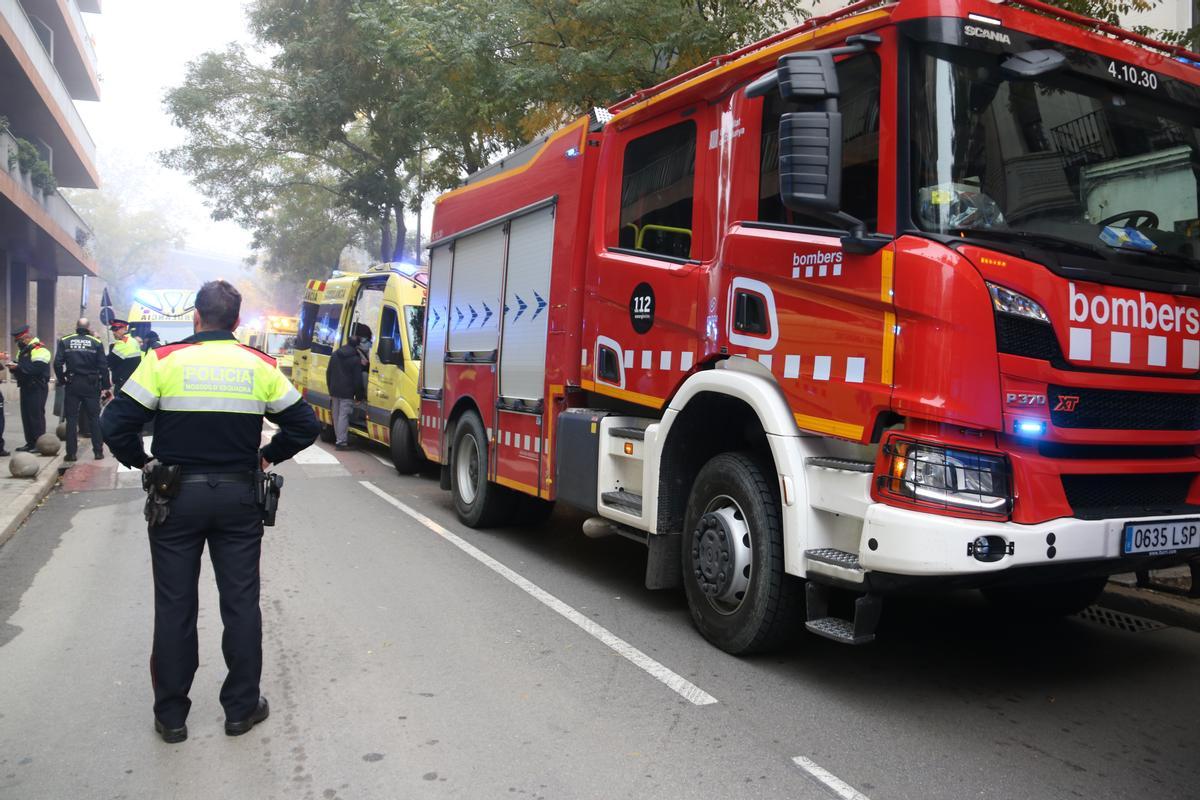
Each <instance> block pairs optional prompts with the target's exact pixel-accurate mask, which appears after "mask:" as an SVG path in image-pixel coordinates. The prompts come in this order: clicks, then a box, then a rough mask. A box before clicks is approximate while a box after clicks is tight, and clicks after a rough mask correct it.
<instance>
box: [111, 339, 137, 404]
mask: <svg viewBox="0 0 1200 800" xmlns="http://www.w3.org/2000/svg"><path fill="white" fill-rule="evenodd" d="M141 363H142V348H141V346H140V345H138V343H137V339H134V338H133V337H132V336H130V335H129V334H126V335H125V338H123V339H117V340H116V341H115V342H113V343H112V345H111V346H110V347H109V348H108V370H109V372H111V373H112V382H113V389H114V390H116V389H120V388H121V386H122V385H123V384H124V383H125V381H127V380H129V376H130V375H132V374H133V372H134V370H136V369H137V368H138V365H139V364H141Z"/></svg>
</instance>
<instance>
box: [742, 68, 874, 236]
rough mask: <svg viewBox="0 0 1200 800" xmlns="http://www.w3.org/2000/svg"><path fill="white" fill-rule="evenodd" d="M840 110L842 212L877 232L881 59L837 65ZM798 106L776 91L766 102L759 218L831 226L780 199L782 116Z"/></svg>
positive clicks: (797, 108)
mask: <svg viewBox="0 0 1200 800" xmlns="http://www.w3.org/2000/svg"><path fill="white" fill-rule="evenodd" d="M837 76H838V85H839V86H840V88H841V97H840V98H839V99H838V110H839V111H841V112H842V210H843V211H845V212H847V213H849V214H852V215H854V216H856V217H858V218H859V219H861V220H862V221H863V222H865V223H866V225H867V229H868V230H875V228H876V225H877V223H878V217H879V210H878V205H879V85H880V77H879V58H878V56H876V55H874V54H872V53H866V54H863V55H859V56H855V57H853V58H848V59H846V60H845V61H841V62H839V63H838V65H837ZM799 110H801V109H800V108H799V106H797V105H795V104H793V103H786V102H784V100H783V99H782V98H781V97H780V96H779V94H778V93H777V92H771V93H770V94H768V95H767V96H766V98H765V99H764V100H763V117H762V151H761V154H760V164H759V182H758V218H759V220H761V221H762V222H780V223H787V224H791V225H811V226H814V227H818V228H827V227H829V224H830V223H829V221H828V220H822V219H821V218H819V217H809V216H806V215H804V214H799V213H796V212H794V211H789V210H788V209H786V208H784V206H783V201H782V200H781V199H780V197H779V117H780V116H781V115H782V114H784V113H785V112H787V111H799Z"/></svg>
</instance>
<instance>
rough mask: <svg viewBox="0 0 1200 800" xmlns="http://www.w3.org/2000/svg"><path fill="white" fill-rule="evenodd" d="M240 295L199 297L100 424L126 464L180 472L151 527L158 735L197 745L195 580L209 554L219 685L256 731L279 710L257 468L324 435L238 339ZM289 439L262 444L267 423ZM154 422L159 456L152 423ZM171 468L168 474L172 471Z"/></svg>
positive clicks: (228, 723)
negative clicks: (273, 698)
mask: <svg viewBox="0 0 1200 800" xmlns="http://www.w3.org/2000/svg"><path fill="white" fill-rule="evenodd" d="M241 303H242V298H241V295H240V294H239V293H238V291H237V289H235V288H234V287H233V286H231V285H230V284H229V283H226V282H225V281H210V282H209V283H206V284H204V286H202V287H201V288H200V291H199V292H197V293H196V311H195V315H194V324H195V330H196V333H195V335H193V336H191V337H189V338H187V339H185V340H183V341H182V342H180V343H178V344H171V345H165V346H163V347H159V348H158V349H157V350H150V351H148V352H147V353H146V354H145V356H144V357H143V358H142V361H141V365H140V366H139V367H138V368H137V370H136V371H135V372H134V373H133V375H132V376H131V377H130V378H129V380H127V381H126V382H125V385H124V386H123V387H122V390H121V394H120V395H119V396H118V397H117V398H116V399H115V400H114V401H113V402H112V403H110V404H109V405H108V407H107V408H106V409H105V411H104V415H103V417H102V419H101V422H102V425H103V427H104V438H105V441H106V443H107V444H108V446H109V448H110V449H111V450H112V452H113V454H114V455H115V456H116V457H117V460H119V461H120V462H121V463H122V464H126V465H127V466H133V467H141V468H143V469H146V470H148V471H149V473H150V474H154V475H159V474H161V473H162V472H163V471H164V470H163V468H162V467H161V466H160V467H155V466H154V465H155V463H156V462H157V463H158V464H161V465H178V466H179V467H180V469H179V474H178V475H177V476H176V477H175V479H174V481H173V489H174V492H173V494H172V493H171V492H168V493H166V494H167V496H171V497H172V499H170V500H169V501H166V502H167V508H166V511H167V516H166V519H165V520H163V521H161V522H158V523H157V524H156V523H155V521H153V520H152V522H151V525H150V530H149V532H150V558H151V562H152V564H153V568H154V645H153V651H152V654H151V656H150V677H151V682H152V683H153V686H154V727H155V730H156V731H157V732H158V733H159V735H160V736H161V737H162V738H163V740H164V741H166V742H181V741H183V740H184V739H186V738H187V725H186V724H185V722H186V719H187V715H188V710H189V709H190V708H191V701H190V700H189V699H188V691H189V690H190V689H191V685H192V678H193V677H194V676H195V673H196V667H197V665H198V663H199V653H198V647H197V637H196V615H197V613H198V606H199V598H198V592H197V586H196V582H197V578H198V576H199V573H200V557H201V554H202V553H203V551H204V546H205V543H206V542H207V544H208V548H209V555H210V558H211V559H212V565H213V572H214V573H215V574H216V579H217V589H218V591H219V593H220V597H221V619H222V621H223V623H224V626H225V633H224V638H223V639H222V650H223V652H224V655H225V665H226V667H227V668H228V670H229V672H228V675H227V677H226V679H225V683H224V685H223V686H222V687H221V705H222V706H223V707H224V709H225V733H226V734H227V735H229V736H238V735H241V734H243V733H246V732H248V731H249V730H250V729H251V728H253V727H254V726H255V725H256V724H258V723H259V722H262V721H263V720H264V719H266V718H267V715H268V713H269V710H268V706H267V701H266V698H264V697H262V696H261V694H260V692H259V682H260V679H261V676H262V613H261V611H260V609H259V570H258V561H259V555H260V552H261V546H262V535H263V515H262V511H261V509H260V508H259V506H258V505H257V504H256V498H255V486H256V480H255V472H256V471H257V470H259V469H264V470H265V469H266V468H267V466H269V465H270V464H278V463H279V462H281V461H286V460H287V459H289V458H291V457H292V456H294V455H295V454H296V453H298V452H300V451H301V450H303V449H304V448H306V447H308V446H309V445H311V444H312V443H313V441H314V440H315V439H316V438H317V434H318V433H319V432H320V426H319V425H318V423H317V420H316V416H315V415H314V414H313V410H312V408H311V407H310V406H309V405H308V403H306V402H305V401H304V400H303V399H302V398H301V397H300V393H299V392H297V391H296V389H295V388H294V387H293V386H292V385H291V383H289V382H288V380H287V378H285V377H284V376H283V374H282V373H281V372H280V371H279V369H278V368H277V367H276V366H275V361H274V359H272V358H271V357H270V356H267V355H264V354H263V353H260V352H258V351H257V350H254V349H252V348H249V347H245V346H243V345H241V344H239V343H238V342H237V340H236V339H235V338H234V336H233V330H234V329H235V328H236V327H237V326H238V321H239V319H238V317H239V314H240V311H241ZM264 416H265V417H266V418H267V419H269V420H271V421H272V422H274V423H275V424H276V425H278V427H279V431H278V432H277V433H276V434H275V435H274V437H272V439H271V441H270V442H269V443H268V444H267V445H265V446H262V447H260V444H261V441H262V438H261V437H262V421H263V417H264ZM152 419H153V421H154V440H153V441H154V443H153V446H152V448H151V449H152V451H153V460H151V457H150V456H147V455H146V453H145V451H144V450H143V446H142V426H143V425H145V424H146V423H147V422H150V421H151V420H152ZM167 471H168V472H170V470H167Z"/></svg>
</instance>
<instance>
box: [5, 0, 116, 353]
mask: <svg viewBox="0 0 1200 800" xmlns="http://www.w3.org/2000/svg"><path fill="white" fill-rule="evenodd" d="M99 12H100V0H0V334H2V335H3V336H4V338H5V343H4V344H3V345H0V350H4V349H8V345H9V343H10V340H9V339H8V331H9V330H11V328H12V327H13V326H14V325H17V324H20V323H22V322H26V321H33V320H36V332H37V335H38V336H39V337H40V338H42V339H43V340H46V341H53V339H54V338H55V334H56V327H55V303H56V297H57V291H58V282H59V279H60V278H64V277H74V278H75V279H78V278H80V277H83V276H92V275H95V274H96V272H97V267H96V261H95V259H94V258H93V256H92V255H91V254H90V252H89V250H88V244H89V242H90V240H91V237H92V232H91V230H90V229H89V227H88V226H87V224H86V223H85V222H84V221H83V219H82V218H81V217H80V216H79V214H78V213H76V211H75V209H73V208H72V207H71V205H70V203H68V202H67V201H66V200H65V199H64V198H63V197H62V195H61V194H60V193H59V192H58V191H57V187H78V188H89V189H94V188H97V187H98V186H99V182H100V176H99V172H98V170H97V167H96V145H95V142H94V141H93V140H92V137H91V135H90V134H89V133H88V130H87V128H86V127H85V126H84V124H83V120H82V118H81V117H80V115H79V112H78V111H77V110H76V108H75V102H74V101H75V100H99V98H100V82H99V78H98V75H97V66H96V55H95V52H94V50H93V45H92V42H91V39H90V38H89V37H88V32H87V28H86V25H85V23H84V13H92V14H96V13H99ZM31 286H32V287H35V288H34V289H33V290H32V291H31ZM31 298H33V303H34V307H32V308H31V307H30V304H31Z"/></svg>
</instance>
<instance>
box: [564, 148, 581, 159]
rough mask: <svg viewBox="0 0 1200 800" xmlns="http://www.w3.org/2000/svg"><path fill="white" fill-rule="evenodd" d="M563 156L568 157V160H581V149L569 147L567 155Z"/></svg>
mask: <svg viewBox="0 0 1200 800" xmlns="http://www.w3.org/2000/svg"><path fill="white" fill-rule="evenodd" d="M563 155H564V156H566V157H567V158H579V148H578V147H568V148H567V151H566V152H565V153H563Z"/></svg>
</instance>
